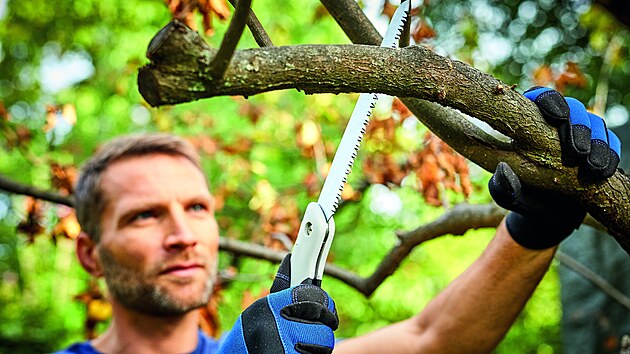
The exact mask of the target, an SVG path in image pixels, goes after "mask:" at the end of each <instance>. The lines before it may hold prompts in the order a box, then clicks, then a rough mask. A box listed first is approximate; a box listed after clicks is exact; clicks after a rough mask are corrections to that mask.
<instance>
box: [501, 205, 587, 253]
mask: <svg viewBox="0 0 630 354" xmlns="http://www.w3.org/2000/svg"><path fill="white" fill-rule="evenodd" d="M505 226H506V227H507V229H508V231H509V232H510V236H512V239H513V240H514V241H515V242H516V243H518V244H519V245H521V246H523V247H525V248H529V249H532V250H544V249H547V248H551V247H554V246H557V245H559V244H560V242H562V241H563V240H564V239H565V238H567V237H569V235H571V233H572V232H573V230H574V229H575V227H573V226H564V227H562V226H560V225H549V224H547V223H545V222H543V221H542V220H540V219H538V218H532V217H527V216H523V215H522V214H519V213H517V212H511V213H510V214H508V216H507V218H506V219H505ZM578 226H579V224H578Z"/></svg>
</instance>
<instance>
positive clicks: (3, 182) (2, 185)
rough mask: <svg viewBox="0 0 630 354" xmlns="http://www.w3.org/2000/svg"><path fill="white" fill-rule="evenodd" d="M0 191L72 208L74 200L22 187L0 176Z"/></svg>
mask: <svg viewBox="0 0 630 354" xmlns="http://www.w3.org/2000/svg"><path fill="white" fill-rule="evenodd" d="M0 190H3V191H7V192H10V193H14V194H21V195H28V196H31V197H33V198H37V199H41V200H47V201H49V202H53V203H57V204H62V205H66V206H69V207H74V199H73V198H72V197H66V196H63V195H61V194H58V193H55V192H47V191H43V190H41V189H38V188H35V187H31V186H27V185H23V184H20V183H18V182H15V181H12V180H10V179H9V178H7V177H5V176H2V175H0Z"/></svg>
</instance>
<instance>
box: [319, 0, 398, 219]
mask: <svg viewBox="0 0 630 354" xmlns="http://www.w3.org/2000/svg"><path fill="white" fill-rule="evenodd" d="M409 1H410V0H407V1H403V3H402V4H400V6H399V7H398V9H396V12H395V13H394V16H393V17H392V20H391V22H390V23H389V27H388V28H387V32H386V33H385V37H384V38H383V42H381V47H388V48H398V43H399V40H400V37H401V36H402V33H403V31H404V28H405V23H406V22H407V21H409V11H410V10H409V9H410V6H409V5H410V4H409ZM377 100H378V95H377V94H375V93H362V94H361V95H359V100H358V101H357V103H356V105H355V107H354V110H353V111H352V115H351V116H350V120H349V121H348V125H347V126H346V130H345V131H344V133H343V136H342V137H341V142H340V143H339V147H338V148H337V152H336V153H335V157H334V158H333V162H332V165H331V166H330V172H329V173H328V176H327V177H326V181H324V186H323V187H322V191H321V193H320V194H319V199H318V200H317V203H318V204H319V205H320V206H321V208H322V209H323V211H324V215H325V216H326V220H330V218H331V217H332V216H333V214H334V213H335V211H336V210H337V206H338V205H339V202H340V201H341V193H342V192H343V187H344V185H345V183H346V180H347V178H348V174H350V172H351V170H352V165H353V163H354V159H355V158H356V157H357V152H358V151H359V146H360V144H361V141H362V140H363V135H364V134H365V130H366V128H367V124H368V122H369V120H370V116H371V115H372V110H373V109H374V106H375V105H376V101H377Z"/></svg>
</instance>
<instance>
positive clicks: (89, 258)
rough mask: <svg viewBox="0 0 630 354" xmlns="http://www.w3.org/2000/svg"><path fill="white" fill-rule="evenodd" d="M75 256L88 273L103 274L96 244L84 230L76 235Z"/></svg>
mask: <svg viewBox="0 0 630 354" xmlns="http://www.w3.org/2000/svg"><path fill="white" fill-rule="evenodd" d="M77 257H78V258H79V262H81V265H82V266H83V268H84V269H85V270H86V271H87V272H88V273H90V274H92V275H93V276H95V277H100V276H102V275H103V271H102V267H101V260H100V258H99V256H98V247H97V244H96V243H95V242H94V240H92V238H91V237H90V236H89V235H88V234H86V233H85V232H81V233H80V234H79V236H78V237H77Z"/></svg>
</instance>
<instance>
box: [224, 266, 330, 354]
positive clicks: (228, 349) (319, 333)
mask: <svg viewBox="0 0 630 354" xmlns="http://www.w3.org/2000/svg"><path fill="white" fill-rule="evenodd" d="M290 257H291V254H289V255H287V256H286V257H285V258H284V259H283V260H282V263H281V264H280V269H279V270H278V273H277V274H276V279H275V280H274V282H273V285H272V287H271V294H269V295H267V296H266V297H264V298H262V299H259V300H257V301H256V302H254V303H253V304H252V305H251V306H249V307H248V308H247V309H245V311H243V313H242V314H241V315H240V316H239V318H238V320H237V321H236V323H235V324H234V327H233V328H232V330H231V331H230V333H229V334H228V336H227V338H226V339H225V341H224V342H223V344H222V345H221V348H220V349H219V353H225V354H227V353H251V354H253V353H257V354H258V353H260V354H263V353H264V354H267V353H268V354H278V353H312V354H324V353H331V352H332V350H333V347H334V344H335V338H334V334H333V331H334V330H336V329H337V327H338V326H339V318H338V317H337V312H336V309H335V303H334V302H333V300H332V299H331V298H330V297H329V296H328V294H326V292H324V290H322V289H321V288H320V287H318V286H315V285H310V284H302V285H298V286H295V287H293V288H289V284H290V274H291V269H290V267H291V262H290Z"/></svg>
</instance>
